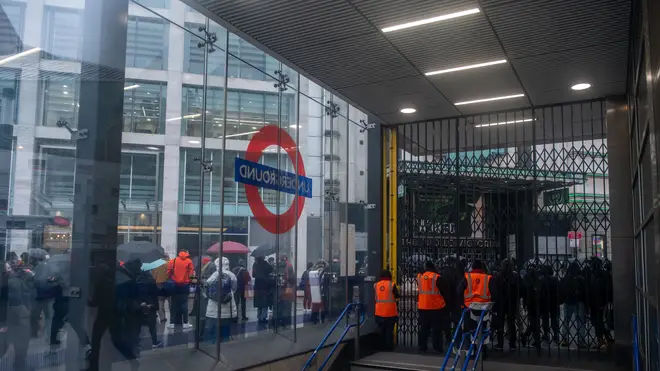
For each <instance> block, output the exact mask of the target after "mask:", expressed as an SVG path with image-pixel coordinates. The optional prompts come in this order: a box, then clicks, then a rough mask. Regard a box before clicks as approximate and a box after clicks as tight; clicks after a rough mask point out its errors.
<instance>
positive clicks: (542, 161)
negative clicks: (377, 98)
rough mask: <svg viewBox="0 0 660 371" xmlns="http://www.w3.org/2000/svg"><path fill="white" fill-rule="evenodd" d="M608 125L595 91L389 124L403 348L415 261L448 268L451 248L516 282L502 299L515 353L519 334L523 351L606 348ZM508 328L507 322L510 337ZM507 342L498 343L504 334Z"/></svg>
mask: <svg viewBox="0 0 660 371" xmlns="http://www.w3.org/2000/svg"><path fill="white" fill-rule="evenodd" d="M605 127H606V125H605V102H604V101H601V100H595V101H586V102H578V103H571V104H563V105H555V106H547V107H540V108H530V109H524V110H511V111H504V112H497V113H490V114H482V115H474V116H461V117H457V118H450V119H441V120H432V121H425V122H418V123H410V124H402V125H398V126H396V127H395V128H394V129H393V130H394V131H395V132H396V136H397V142H398V145H397V147H398V151H397V161H396V167H397V169H396V172H395V173H396V174H397V177H398V180H397V183H396V184H397V187H396V188H397V199H398V202H397V204H398V205H397V209H398V212H397V225H398V227H397V231H396V234H397V236H398V237H397V241H398V246H397V252H396V261H397V263H396V264H397V268H398V269H397V276H398V278H397V279H398V282H399V283H400V285H401V287H402V292H403V298H402V299H401V303H400V320H399V327H398V344H399V345H400V346H410V347H415V346H416V344H417V333H418V327H417V311H416V309H415V308H416V299H415V283H414V281H415V275H416V273H417V272H418V270H419V269H420V268H421V265H422V264H421V263H422V262H423V261H425V260H432V261H434V262H436V265H437V267H438V269H441V270H442V269H445V270H446V269H447V268H446V266H447V265H448V264H451V262H452V261H454V260H455V259H450V258H448V257H450V256H453V257H456V258H458V260H462V261H463V262H464V265H465V266H467V267H468V268H469V266H470V264H471V262H472V261H474V259H480V260H482V261H484V262H485V263H486V265H487V266H488V269H489V270H490V271H491V272H490V273H492V274H494V275H495V276H498V275H500V277H514V278H513V279H517V280H518V281H517V282H518V285H512V286H510V287H516V289H515V291H516V292H508V293H504V292H501V293H500V299H501V298H502V295H505V296H506V295H508V296H511V297H507V300H510V301H513V302H515V303H516V304H515V307H516V308H514V309H513V312H512V314H514V317H515V318H516V321H515V323H516V329H515V333H516V340H517V345H518V346H519V350H518V351H519V352H521V351H522V352H528V351H530V350H523V349H525V347H524V346H520V345H524V343H523V344H521V342H520V340H521V338H522V337H523V336H522V335H523V334H524V333H526V332H527V333H528V336H526V337H525V339H527V344H530V346H528V347H527V349H532V350H533V349H534V348H533V347H531V345H532V344H534V343H535V342H536V341H538V342H539V344H534V345H538V348H539V349H541V350H542V351H543V352H550V353H552V352H556V353H557V354H569V355H570V354H578V355H579V354H585V355H587V354H593V353H594V352H603V351H607V349H608V346H607V344H608V341H606V340H605V339H608V340H610V339H611V337H612V336H613V332H612V331H611V330H612V311H611V278H609V277H611V275H610V273H609V268H610V264H609V261H608V256H609V255H610V252H609V239H610V238H609V198H608V178H607V177H608V166H607V140H606V130H605ZM594 257H596V258H594ZM507 258H509V259H510V261H511V263H513V264H514V266H515V270H516V272H514V273H513V274H509V275H504V273H502V272H500V269H499V268H500V265H501V263H502V260H503V259H507ZM454 265H455V266H457V264H454ZM461 274H462V273H459V274H457V275H461ZM502 275H503V276H502ZM516 277H517V278H516ZM506 279H512V278H506ZM503 280H504V278H502V279H501V280H500V282H502V281H503ZM595 282H598V284H597V285H596V284H594V283H595ZM578 283H580V284H578ZM500 291H502V290H500ZM516 295H517V296H516ZM500 308H501V307H500ZM507 310H509V309H507ZM516 312H517V313H516ZM572 313H576V314H573V315H571V314H572ZM500 318H501V317H500ZM553 319H554V320H556V322H555V321H553ZM495 323H497V322H496V321H495ZM534 328H539V332H538V336H537V335H536V334H537V333H536V332H534V331H531V330H533V329H534ZM513 331H514V329H513V328H509V326H508V325H507V326H504V330H503V332H504V333H505V335H506V336H508V335H509V333H512V332H513ZM493 340H494V344H497V343H498V341H497V340H496V339H495V337H494V339H493ZM503 343H504V344H502V345H503V347H504V348H505V350H506V349H507V348H508V347H509V341H508V338H507V337H504V342H503Z"/></svg>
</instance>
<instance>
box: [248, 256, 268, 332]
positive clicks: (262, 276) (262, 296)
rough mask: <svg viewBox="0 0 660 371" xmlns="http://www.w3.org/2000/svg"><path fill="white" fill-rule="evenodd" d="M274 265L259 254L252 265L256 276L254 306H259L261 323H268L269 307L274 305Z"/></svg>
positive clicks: (258, 314) (258, 313)
mask: <svg viewBox="0 0 660 371" xmlns="http://www.w3.org/2000/svg"><path fill="white" fill-rule="evenodd" d="M272 273H273V266H272V265H270V264H268V262H266V260H265V258H264V257H263V256H258V257H256V259H255V262H254V264H253V265H252V277H254V303H253V305H254V307H255V308H257V320H258V322H259V323H261V324H265V323H268V307H270V306H271V305H272V302H271V300H272V296H271V291H272V280H271V277H270V275H271V274H272Z"/></svg>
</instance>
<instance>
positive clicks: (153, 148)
mask: <svg viewBox="0 0 660 371" xmlns="http://www.w3.org/2000/svg"><path fill="white" fill-rule="evenodd" d="M147 149H150V150H152V151H158V150H159V148H158V147H154V146H149V147H147Z"/></svg>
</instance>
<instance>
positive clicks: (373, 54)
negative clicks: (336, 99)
mask: <svg viewBox="0 0 660 371" xmlns="http://www.w3.org/2000/svg"><path fill="white" fill-rule="evenodd" d="M283 50H288V49H283ZM288 55H290V58H291V59H290V60H291V62H293V63H294V64H296V65H299V66H305V71H306V72H307V73H309V74H311V75H312V76H314V77H316V78H317V79H319V80H321V81H332V84H331V85H330V86H331V87H333V88H335V89H340V88H342V87H350V86H357V85H362V84H369V83H373V82H378V81H384V80H392V79H397V78H401V77H409V76H415V75H418V74H419V73H418V72H417V70H416V69H415V68H414V67H413V66H411V65H410V64H409V63H408V62H407V61H406V60H405V58H403V57H402V56H401V55H400V54H399V53H397V52H396V51H395V50H394V48H392V46H391V45H390V44H389V43H388V42H387V41H386V40H385V39H384V38H382V37H381V36H380V35H374V34H371V35H361V36H356V37H353V38H351V40H350V42H348V41H345V40H344V41H334V42H330V43H326V44H323V45H309V46H308V47H306V48H305V49H304V52H299V51H295V52H290V53H288Z"/></svg>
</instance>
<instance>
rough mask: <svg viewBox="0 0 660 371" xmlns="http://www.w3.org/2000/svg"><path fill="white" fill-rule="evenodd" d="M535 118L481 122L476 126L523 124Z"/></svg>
mask: <svg viewBox="0 0 660 371" xmlns="http://www.w3.org/2000/svg"><path fill="white" fill-rule="evenodd" d="M534 120H535V119H523V120H513V121H502V122H494V123H492V124H480V125H474V127H475V128H485V127H488V126H499V125H509V124H521V123H523V122H530V121H534Z"/></svg>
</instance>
